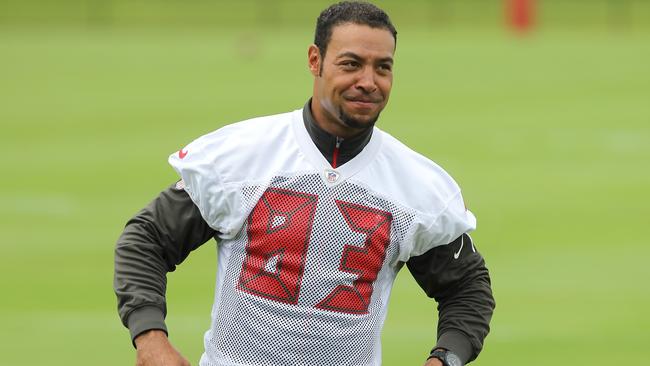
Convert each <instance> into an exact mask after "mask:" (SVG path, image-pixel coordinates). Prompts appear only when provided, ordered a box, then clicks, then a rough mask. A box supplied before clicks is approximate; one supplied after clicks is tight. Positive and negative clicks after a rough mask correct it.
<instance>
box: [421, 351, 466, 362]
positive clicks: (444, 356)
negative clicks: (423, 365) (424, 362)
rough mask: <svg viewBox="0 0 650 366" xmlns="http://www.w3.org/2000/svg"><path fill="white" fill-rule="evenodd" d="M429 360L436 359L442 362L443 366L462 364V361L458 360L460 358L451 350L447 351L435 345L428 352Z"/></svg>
mask: <svg viewBox="0 0 650 366" xmlns="http://www.w3.org/2000/svg"><path fill="white" fill-rule="evenodd" d="M428 359H429V360H431V359H438V360H440V362H441V363H442V365H443V366H463V365H464V363H463V362H462V361H461V360H460V358H459V357H458V356H457V355H456V354H455V353H453V352H451V351H448V350H446V349H444V348H439V347H436V348H434V349H433V350H431V353H430V354H429V358H428Z"/></svg>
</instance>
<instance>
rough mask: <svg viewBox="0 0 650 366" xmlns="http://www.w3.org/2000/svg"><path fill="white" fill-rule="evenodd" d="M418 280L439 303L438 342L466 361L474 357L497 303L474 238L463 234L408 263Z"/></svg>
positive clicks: (443, 347)
mask: <svg viewBox="0 0 650 366" xmlns="http://www.w3.org/2000/svg"><path fill="white" fill-rule="evenodd" d="M406 264H407V267H408V269H409V271H411V274H412V275H413V277H414V278H415V280H416V281H417V283H418V284H419V285H420V287H422V289H423V290H424V291H425V292H426V294H427V296H429V297H433V298H434V299H435V300H436V301H437V302H438V313H439V317H438V343H437V344H436V347H435V348H442V349H446V350H449V351H451V352H453V353H455V354H456V355H458V356H459V357H460V359H461V360H462V361H463V363H468V362H470V361H472V360H474V359H475V358H476V357H477V356H478V354H479V353H480V352H481V349H482V348H483V340H484V339H485V337H486V336H487V334H488V332H489V331H490V319H491V318H492V313H493V311H494V307H495V302H494V297H493V296H492V289H491V283H490V275H489V273H488V270H487V268H486V267H485V261H484V260H483V257H482V256H481V255H480V254H479V252H478V251H476V248H475V247H474V244H473V243H472V240H471V238H470V237H469V235H467V234H463V235H461V236H460V237H458V238H457V239H456V240H454V241H453V242H452V243H450V244H448V245H442V246H438V247H435V248H433V249H431V250H429V251H428V252H426V253H424V254H422V255H420V256H417V257H412V258H411V259H409V261H408V262H407V263H406Z"/></svg>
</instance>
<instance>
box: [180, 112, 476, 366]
mask: <svg viewBox="0 0 650 366" xmlns="http://www.w3.org/2000/svg"><path fill="white" fill-rule="evenodd" d="M169 162H170V164H171V165H172V166H173V167H174V169H176V171H177V172H178V173H179V174H180V176H181V177H182V179H183V180H184V182H185V190H186V191H187V192H188V193H189V195H190V197H191V198H192V200H193V201H194V203H195V204H196V206H197V207H198V208H199V210H200V211H201V215H202V216H203V218H204V219H205V221H206V222H207V223H208V224H209V225H210V226H211V227H212V228H214V229H215V230H217V231H218V232H219V233H220V234H219V237H220V240H219V244H218V249H219V250H218V252H219V254H218V269H217V283H216V290H215V298H214V305H213V308H212V324H211V328H210V329H209V330H208V331H207V332H206V334H205V353H204V354H203V356H202V357H201V362H200V364H201V365H202V366H216V365H219V366H231V365H232V366H234V365H238V366H239V365H277V366H280V365H281V366H285V365H310V366H314V365H318V366H327V365H355V366H359V365H380V364H381V344H380V332H381V328H382V325H383V323H384V318H385V316H386V311H387V306H388V300H389V296H390V291H391V287H392V285H393V281H394V279H395V276H396V275H397V272H398V271H399V269H400V268H401V263H402V262H405V261H407V260H408V259H409V258H410V257H412V256H417V255H420V254H422V253H424V252H426V251H428V250H429V249H431V248H433V247H436V246H439V245H445V244H447V243H450V242H451V241H453V240H454V239H456V238H457V237H458V236H460V235H461V234H462V233H465V232H469V231H471V230H473V229H474V228H475V226H476V220H475V218H474V216H473V215H472V214H471V212H469V211H467V209H466V208H465V205H464V203H463V199H462V197H461V192H460V189H459V187H458V185H457V184H456V183H455V182H454V180H453V179H452V178H451V177H450V176H449V175H448V174H447V173H446V172H445V171H444V170H443V169H442V168H440V167H439V166H438V165H436V164H435V163H433V162H431V161H430V160H429V159H427V158H425V157H423V156H421V155H419V154H417V153H415V152H413V151H412V150H410V149H409V148H407V147H406V146H405V145H403V144H402V143H400V142H399V141H397V140H396V139H395V138H393V137H392V136H390V135H389V134H387V133H385V132H383V131H381V130H380V129H378V128H376V127H375V129H374V131H373V134H372V137H371V139H370V141H369V142H368V144H367V146H366V147H365V148H364V149H363V150H362V151H361V153H359V154H358V155H357V156H356V157H354V158H353V159H352V160H350V161H348V162H347V163H345V164H344V165H342V166H340V167H337V168H336V169H333V168H332V167H331V166H330V165H329V163H328V162H327V160H326V159H325V158H324V157H323V156H322V155H321V153H320V151H319V150H318V148H317V147H316V145H314V143H313V142H312V140H311V138H310V136H309V134H308V133H307V130H306V129H305V126H304V122H303V117H302V110H297V111H294V112H290V113H285V114H280V115H275V116H268V117H262V118H255V119H251V120H248V121H244V122H240V123H236V124H232V125H229V126H226V127H223V128H221V129H219V130H217V131H215V132H212V133H210V134H207V135H205V136H203V137H200V138H199V139H197V140H195V141H193V142H192V143H190V144H189V145H188V146H187V147H185V148H184V149H182V150H181V151H179V152H178V153H175V154H173V155H171V156H170V158H169Z"/></svg>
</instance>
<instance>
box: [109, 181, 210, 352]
mask: <svg viewBox="0 0 650 366" xmlns="http://www.w3.org/2000/svg"><path fill="white" fill-rule="evenodd" d="M216 234H217V232H216V231H215V230H213V229H212V228H211V227H210V226H208V224H207V223H206V222H205V221H204V220H203V218H202V217H201V213H200V212H199V209H198V208H197V207H196V206H195V205H194V203H193V202H192V200H191V199H190V197H189V195H188V194H187V192H185V190H184V189H182V181H181V182H179V183H178V184H176V185H173V186H171V187H169V188H168V189H166V190H164V191H163V192H161V193H160V195H159V196H158V197H156V199H154V200H153V201H152V202H151V203H150V204H149V205H148V206H147V207H145V208H144V209H142V210H141V211H140V212H139V213H138V214H136V215H135V216H134V217H133V218H132V219H131V220H129V221H128V223H127V224H126V227H125V228H124V232H123V233H122V235H121V236H120V238H119V239H118V241H117V245H116V247H115V275H114V281H113V287H114V289H115V294H116V295H117V300H118V311H119V314H120V318H121V319H122V323H123V324H124V325H125V326H126V327H127V328H129V331H130V333H131V339H132V340H133V341H134V345H135V344H136V342H135V339H136V337H138V336H139V335H140V334H143V333H145V332H147V331H150V330H155V329H157V330H161V331H163V332H165V333H167V327H166V326H165V315H166V311H167V309H166V302H165V289H166V285H167V272H171V271H174V270H175V268H176V265H178V264H180V263H181V262H182V261H183V260H184V259H185V258H187V256H188V255H189V253H190V252H191V251H192V250H194V249H196V248H198V247H199V246H201V245H202V244H203V243H205V242H207V241H208V240H209V239H210V238H212V237H214V236H215V235H216ZM149 333H151V332H149Z"/></svg>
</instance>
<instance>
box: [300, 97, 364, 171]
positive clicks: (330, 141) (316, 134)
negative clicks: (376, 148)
mask: <svg viewBox="0 0 650 366" xmlns="http://www.w3.org/2000/svg"><path fill="white" fill-rule="evenodd" d="M302 116H303V120H304V123H305V128H306V129H307V133H309V136H310V137H311V140H312V141H313V142H314V145H316V147H317V148H318V150H319V151H320V152H321V154H323V156H324V157H325V159H327V161H328V162H329V163H330V164H332V166H333V167H338V166H341V165H343V164H345V163H347V162H348V161H350V160H351V159H353V158H354V157H355V156H357V154H359V153H360V152H361V151H362V150H363V148H364V147H366V145H367V144H368V142H369V141H370V138H371V137H372V131H373V129H372V128H368V129H365V130H360V132H359V133H358V134H356V135H354V136H352V137H349V138H342V136H336V135H334V134H332V133H330V132H328V131H326V130H325V129H323V128H322V127H321V126H320V124H319V123H318V122H317V121H316V120H315V118H314V115H313V114H312V109H311V99H310V100H309V101H308V102H307V103H306V104H305V107H304V108H303V112H302ZM335 156H336V158H335Z"/></svg>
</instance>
